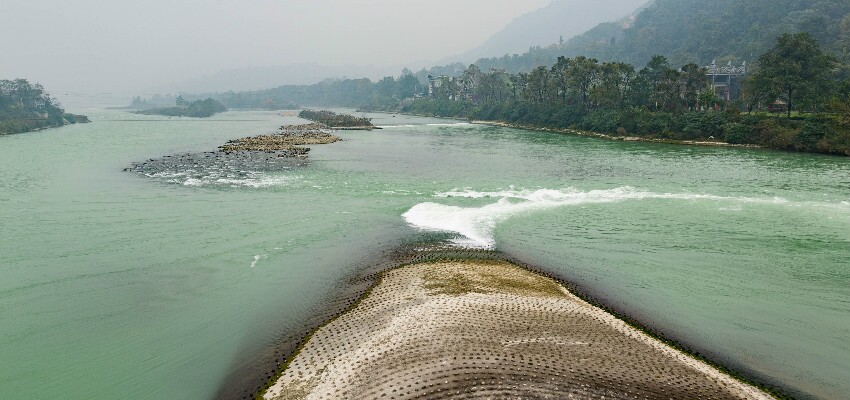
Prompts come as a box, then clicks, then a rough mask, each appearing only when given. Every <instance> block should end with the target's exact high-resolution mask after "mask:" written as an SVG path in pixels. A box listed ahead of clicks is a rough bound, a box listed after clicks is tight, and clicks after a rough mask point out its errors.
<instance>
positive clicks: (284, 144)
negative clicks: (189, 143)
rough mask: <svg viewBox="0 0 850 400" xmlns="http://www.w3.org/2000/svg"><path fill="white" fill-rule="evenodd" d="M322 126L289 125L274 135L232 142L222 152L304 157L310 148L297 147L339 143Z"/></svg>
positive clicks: (336, 138)
mask: <svg viewBox="0 0 850 400" xmlns="http://www.w3.org/2000/svg"><path fill="white" fill-rule="evenodd" d="M339 140H340V138H339V137H337V136H334V135H332V134H331V133H330V131H329V130H328V129H327V128H326V127H325V126H324V125H321V124H307V125H287V126H282V127H281V128H280V130H279V131H278V132H277V133H275V134H273V135H260V136H253V137H247V138H242V139H236V140H231V141H229V142H227V144H225V145H224V146H221V147H219V150H220V151H223V152H225V153H232V152H237V151H259V152H266V153H269V152H284V153H290V154H289V155H290V156H293V157H296V156H303V155H305V154H307V152H308V151H310V149H309V148H303V147H295V146H303V145H311V144H329V143H334V142H336V141H339Z"/></svg>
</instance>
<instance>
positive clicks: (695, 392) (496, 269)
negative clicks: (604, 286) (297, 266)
mask: <svg viewBox="0 0 850 400" xmlns="http://www.w3.org/2000/svg"><path fill="white" fill-rule="evenodd" d="M264 397H265V398H266V399H434V398H440V399H442V398H451V399H498V398H523V399H528V398H534V399H565V398H613V399H644V398H649V399H671V398H672V399H682V398H690V399H697V398H699V399H750V398H771V397H770V396H768V395H767V394H764V393H763V392H761V391H760V390H758V389H756V388H754V387H752V386H750V385H747V384H744V383H741V382H739V381H737V380H735V379H733V378H731V377H729V376H727V375H725V374H723V373H721V372H719V371H717V370H716V369H714V368H713V367H710V366H708V365H707V364H705V363H703V362H701V361H698V360H696V359H694V358H692V357H690V356H688V355H685V354H684V353H681V352H679V351H678V350H675V349H673V348H671V347H669V346H667V345H665V344H663V343H662V342H660V341H658V340H656V339H653V338H651V337H649V336H647V335H646V334H644V333H642V332H640V331H638V330H636V329H634V328H632V327H630V326H628V325H627V324H625V323H624V322H622V321H620V320H618V319H616V318H615V317H613V316H611V315H610V314H608V313H606V312H604V311H602V310H600V309H598V308H596V307H594V306H592V305H590V304H588V303H586V302H584V301H583V300H581V299H579V298H578V297H576V296H574V295H572V294H571V293H569V292H568V291H567V290H566V289H564V288H563V287H562V286H561V285H560V284H558V283H557V282H555V281H554V280H551V279H549V278H546V277H543V276H541V275H538V274H536V273H533V272H530V271H527V270H525V269H522V268H520V267H518V266H516V265H513V264H510V263H507V262H504V261H487V260H476V261H454V262H448V261H441V262H432V263H421V264H414V265H409V266H406V267H402V268H398V269H394V270H391V271H388V272H386V273H384V274H383V276H382V278H381V280H380V282H379V283H378V284H377V285H376V286H375V287H374V288H373V290H372V291H371V292H370V294H369V295H368V296H367V297H365V298H363V299H362V301H361V302H360V303H359V304H358V305H357V306H356V307H354V308H353V309H351V310H350V311H349V312H347V313H345V314H343V315H341V316H340V317H338V318H336V319H334V320H333V321H331V322H329V323H328V324H326V325H324V326H323V327H321V328H320V329H319V330H317V331H316V332H315V333H314V334H313V335H312V336H311V337H310V339H309V341H307V342H306V343H305V344H304V346H303V348H302V349H301V350H300V352H299V353H298V354H297V355H296V356H295V357H294V358H293V359H292V361H291V363H290V364H289V365H288V366H287V367H286V369H285V370H284V371H283V373H282V375H281V377H280V378H279V379H278V380H277V382H276V383H275V384H274V385H273V386H272V387H271V388H270V389H269V390H268V391H267V392H266V393H265V394H264Z"/></svg>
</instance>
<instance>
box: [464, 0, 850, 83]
mask: <svg viewBox="0 0 850 400" xmlns="http://www.w3.org/2000/svg"><path fill="white" fill-rule="evenodd" d="M797 32H809V33H810V34H811V35H812V36H813V37H814V38H815V39H816V40H817V41H818V42H819V43H820V44H821V46H822V47H823V48H824V49H825V50H826V51H827V52H830V53H831V54H833V55H835V56H836V57H837V58H838V59H839V60H841V61H843V62H845V63H847V61H850V1H847V0H711V1H707V0H655V1H654V2H653V3H651V4H649V5H648V6H647V7H646V8H645V9H643V10H642V11H641V12H640V13H638V14H637V15H636V18H635V19H634V21H631V20H629V19H625V20H620V21H617V22H610V23H603V24H600V25H598V26H596V27H595V28H593V29H591V30H589V31H587V32H585V33H584V34H581V35H579V36H576V37H573V38H571V39H569V40H568V41H566V42H565V43H563V44H553V45H550V46H548V47H537V48H532V49H531V50H530V51H528V52H526V53H524V54H522V55H516V56H507V57H498V58H490V59H482V60H480V61H478V62H477V63H476V64H478V65H479V66H480V67H481V68H482V69H489V68H498V69H505V70H507V71H508V72H521V71H530V70H531V69H532V68H534V67H537V66H541V65H550V64H552V63H554V62H555V61H556V60H557V58H558V56H566V57H575V56H587V57H592V58H596V59H598V60H600V61H622V62H628V63H631V64H635V65H644V64H646V63H647V62H648V61H649V60H650V59H651V58H652V56H654V55H663V56H666V57H667V58H668V59H669V60H670V62H671V63H672V64H675V65H684V64H687V63H696V64H698V65H708V64H709V63H710V62H711V61H712V60H717V61H718V63H725V62H727V61H734V62H736V63H739V62H743V61H749V62H750V63H752V62H754V61H755V60H756V59H757V58H758V56H759V55H761V54H763V53H764V52H765V51H767V49H769V48H770V47H771V46H772V45H773V43H774V41H775V39H776V38H777V37H778V36H780V35H782V34H783V33H797Z"/></svg>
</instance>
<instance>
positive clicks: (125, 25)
mask: <svg viewBox="0 0 850 400" xmlns="http://www.w3.org/2000/svg"><path fill="white" fill-rule="evenodd" d="M548 3H549V0H430V1H413V0H309V1H307V0H303V1H302V0H276V1H275V0H0V16H2V21H3V22H2V23H0V37H2V38H3V39H2V41H0V79H12V78H17V77H23V78H27V79H30V80H32V81H38V82H41V83H43V84H44V85H45V87H47V88H48V90H53V91H78V92H89V93H91V92H113V93H114V92H122V93H125V92H134V91H137V92H145V91H156V90H167V89H168V88H169V84H170V83H174V82H181V81H184V80H187V79H190V78H192V77H196V76H199V75H209V74H212V73H215V72H218V71H220V70H223V69H231V68H240V67H249V66H272V65H286V64H292V63H301V62H318V63H320V64H323V65H341V64H352V63H353V64H376V65H402V64H413V63H416V62H421V61H424V60H438V59H441V58H443V57H446V56H451V55H455V54H459V53H461V52H463V51H466V50H468V49H470V48H472V47H474V46H476V45H478V44H481V43H482V42H483V41H484V40H486V39H487V38H488V37H489V36H490V35H492V34H493V33H495V32H496V31H498V30H499V29H500V28H502V27H503V26H504V25H506V24H507V23H509V22H510V21H511V20H512V19H513V18H515V17H517V16H519V15H521V14H523V13H526V12H528V11H531V10H534V9H537V8H540V7H543V6H545V5H546V4H548Z"/></svg>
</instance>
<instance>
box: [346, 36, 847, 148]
mask: <svg viewBox="0 0 850 400" xmlns="http://www.w3.org/2000/svg"><path fill="white" fill-rule="evenodd" d="M844 67H846V66H845V65H843V64H841V63H839V62H838V60H837V59H835V58H834V57H832V56H830V55H828V54H825V53H824V52H823V51H822V50H821V49H820V47H819V46H818V43H817V42H816V41H815V40H814V39H813V38H812V37H811V36H810V35H808V34H806V33H800V34H794V35H791V34H786V35H783V36H781V37H779V38H778V39H777V42H776V45H775V46H774V48H773V49H771V50H770V51H768V52H767V53H765V54H764V55H762V56H761V57H760V58H759V61H758V63H757V64H756V66H755V68H754V69H752V70H751V71H747V70H746V69H743V68H744V67H741V69H739V70H736V71H739V72H736V73H737V74H739V75H737V76H736V78H735V79H736V82H735V84H734V85H731V77H730V78H729V79H730V82H729V85H726V83H724V85H726V86H723V87H721V89H720V90H724V91H728V92H727V93H726V98H723V97H722V96H721V95H720V94H719V93H718V89H717V87H715V86H712V84H711V82H710V81H709V78H708V71H707V70H706V68H701V67H699V66H697V65H696V64H687V65H684V66H682V67H680V68H673V67H672V66H671V65H670V63H669V61H668V60H667V58H666V57H663V56H655V57H653V58H652V60H651V61H649V63H648V64H647V65H646V66H645V67H644V68H643V69H640V70H637V69H636V68H635V67H634V66H632V65H629V64H625V63H619V62H603V63H600V62H599V61H598V60H596V59H589V58H586V57H576V58H565V57H559V58H558V61H557V62H556V63H555V64H554V65H552V66H551V67H546V66H540V67H537V68H535V69H533V70H532V71H531V72H530V73H516V74H511V73H507V72H505V71H503V70H490V71H489V72H483V71H481V69H480V68H479V67H478V66H477V65H475V64H473V65H470V66H469V68H467V69H466V70H465V71H464V72H463V74H462V75H460V76H458V77H447V76H441V77H430V79H429V80H430V86H429V93H428V96H427V97H422V98H417V99H412V100H409V101H402V102H400V103H399V104H398V105H396V106H393V105H390V106H384V107H382V106H380V105H379V104H373V105H371V106H366V107H361V109H362V110H366V111H371V110H375V111H390V112H393V111H396V112H402V113H411V114H418V115H428V116H436V117H452V118H464V119H467V120H470V121H490V123H492V124H507V125H510V126H515V127H524V128H530V129H537V130H551V131H559V132H568V133H576V134H582V135H585V136H595V137H601V138H609V139H616V140H625V141H637V140H641V141H651V142H667V143H681V144H697V145H712V146H725V145H746V146H752V147H763V148H769V149H774V150H783V151H797V152H808V153H822V154H833V155H841V156H850V78H845V79H843V80H842V79H841V77H840V76H841V71H843V68H844ZM729 68H732V67H729ZM752 71H754V72H752ZM736 88H737V89H736ZM733 91H737V92H740V93H738V95H737V97H736V98H735V100H730V98H731V97H732V93H733Z"/></svg>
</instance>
